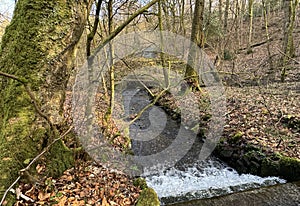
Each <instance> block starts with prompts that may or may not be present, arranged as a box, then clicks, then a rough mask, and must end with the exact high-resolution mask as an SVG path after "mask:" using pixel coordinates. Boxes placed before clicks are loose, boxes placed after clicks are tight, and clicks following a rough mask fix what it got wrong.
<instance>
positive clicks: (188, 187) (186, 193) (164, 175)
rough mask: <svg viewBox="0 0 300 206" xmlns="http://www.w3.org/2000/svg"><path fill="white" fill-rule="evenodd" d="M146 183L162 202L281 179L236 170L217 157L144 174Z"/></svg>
mask: <svg viewBox="0 0 300 206" xmlns="http://www.w3.org/2000/svg"><path fill="white" fill-rule="evenodd" d="M146 181H147V184H148V185H149V186H150V187H152V188H153V189H154V190H155V191H156V192H157V194H158V196H159V197H160V200H161V202H162V204H170V203H174V202H183V201H190V200H194V199H204V198H211V197H216V196H222V195H226V194H230V193H234V192H240V191H244V190H249V189H254V188H259V187H263V186H270V185H275V184H280V183H285V180H283V179H280V178H277V177H265V178H262V177H258V176H255V175H249V174H238V173H237V172H236V171H235V170H234V169H232V168H230V167H228V166H226V165H225V164H224V163H222V162H221V161H219V160H217V159H209V160H207V161H202V162H198V163H195V165H194V166H193V167H188V168H186V170H185V171H181V170H178V169H176V168H170V169H168V170H166V171H163V172H161V173H158V174H155V175H151V176H146Z"/></svg>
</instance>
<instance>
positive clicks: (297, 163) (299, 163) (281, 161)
mask: <svg viewBox="0 0 300 206" xmlns="http://www.w3.org/2000/svg"><path fill="white" fill-rule="evenodd" d="M261 175H262V176H279V177H282V178H284V179H286V180H288V181H298V180H300V160H299V159H296V158H290V157H284V156H282V155H279V154H276V155H273V156H271V157H267V158H265V159H264V160H263V162H262V168H261Z"/></svg>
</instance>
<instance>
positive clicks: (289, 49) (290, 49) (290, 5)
mask: <svg viewBox="0 0 300 206" xmlns="http://www.w3.org/2000/svg"><path fill="white" fill-rule="evenodd" d="M298 4H299V0H283V6H284V14H285V15H284V19H285V21H284V26H283V51H284V54H285V55H284V57H283V60H282V70H281V81H282V82H284V80H285V77H286V64H287V63H288V60H289V59H290V58H293V57H294V56H295V46H294V40H293V31H294V24H295V19H296V11H297V7H298Z"/></svg>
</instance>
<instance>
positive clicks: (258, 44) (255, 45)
mask: <svg viewBox="0 0 300 206" xmlns="http://www.w3.org/2000/svg"><path fill="white" fill-rule="evenodd" d="M272 40H273V39H272V38H271V39H268V40H265V41H262V42H258V43H255V44H252V45H250V48H255V47H258V46H261V45H263V44H266V43H268V42H269V41H272ZM245 49H248V47H243V48H240V49H239V51H242V50H245Z"/></svg>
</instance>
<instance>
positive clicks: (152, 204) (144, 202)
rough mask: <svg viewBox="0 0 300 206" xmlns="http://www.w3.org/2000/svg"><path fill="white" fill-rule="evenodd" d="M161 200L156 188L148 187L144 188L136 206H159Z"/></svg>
mask: <svg viewBox="0 0 300 206" xmlns="http://www.w3.org/2000/svg"><path fill="white" fill-rule="evenodd" d="M159 205H160V202H159V199H158V196H157V194H156V192H155V191H154V189H152V188H146V189H144V190H142V193H141V194H140V197H139V199H138V202H137V204H136V206H159Z"/></svg>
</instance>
